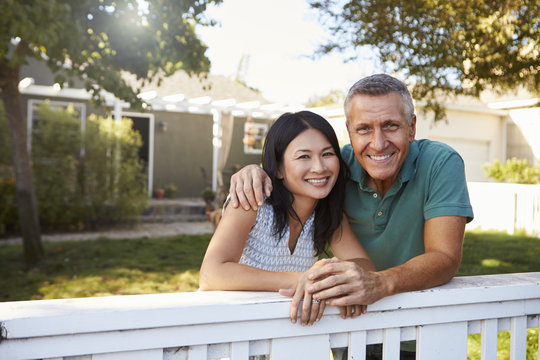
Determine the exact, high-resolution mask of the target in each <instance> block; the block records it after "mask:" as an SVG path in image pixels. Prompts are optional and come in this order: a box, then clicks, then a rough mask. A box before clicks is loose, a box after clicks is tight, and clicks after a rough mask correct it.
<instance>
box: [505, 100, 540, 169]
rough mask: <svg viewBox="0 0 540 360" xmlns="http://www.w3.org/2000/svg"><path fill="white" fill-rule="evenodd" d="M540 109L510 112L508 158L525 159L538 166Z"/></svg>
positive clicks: (539, 159) (539, 158) (539, 161)
mask: <svg viewBox="0 0 540 360" xmlns="http://www.w3.org/2000/svg"><path fill="white" fill-rule="evenodd" d="M539 134H540V108H539V107H536V108H525V109H515V110H510V121H509V122H508V158H512V157H517V158H520V159H527V160H528V161H529V162H530V163H531V164H536V165H540V139H539V137H538V135H539Z"/></svg>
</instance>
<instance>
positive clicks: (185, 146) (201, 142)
mask: <svg viewBox="0 0 540 360" xmlns="http://www.w3.org/2000/svg"><path fill="white" fill-rule="evenodd" d="M154 115H155V122H154V181H153V183H154V188H157V187H158V186H167V185H168V184H170V183H172V184H175V185H176V186H177V187H178V196H179V197H196V196H199V195H200V194H201V192H202V191H203V190H204V189H205V188H207V187H211V181H212V125H213V119H212V115H210V114H187V113H176V112H165V111H157V112H154ZM163 122H165V123H166V130H163V128H162V125H160V123H163ZM203 174H205V176H206V179H205V176H203Z"/></svg>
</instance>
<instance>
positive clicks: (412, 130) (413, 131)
mask: <svg viewBox="0 0 540 360" xmlns="http://www.w3.org/2000/svg"><path fill="white" fill-rule="evenodd" d="M415 136H416V115H414V114H413V116H412V118H411V124H410V125H409V142H410V143H412V142H413V141H414V137H415Z"/></svg>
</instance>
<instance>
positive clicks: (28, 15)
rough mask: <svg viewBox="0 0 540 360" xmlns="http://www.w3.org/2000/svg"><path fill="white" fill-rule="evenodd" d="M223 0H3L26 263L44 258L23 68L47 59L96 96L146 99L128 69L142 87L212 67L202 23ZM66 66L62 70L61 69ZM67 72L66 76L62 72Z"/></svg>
mask: <svg viewBox="0 0 540 360" xmlns="http://www.w3.org/2000/svg"><path fill="white" fill-rule="evenodd" d="M220 2H221V0H183V1H178V0H146V1H133V0H100V1H96V0H78V1H71V0H32V1H28V0H22V1H21V0H3V1H2V2H0V13H1V14H2V16H1V17H0V90H1V97H2V101H3V104H4V108H5V112H6V116H7V118H8V130H9V139H10V143H11V152H12V159H13V167H14V174H15V181H16V194H17V205H18V215H19V219H20V223H21V233H22V237H23V240H24V241H23V243H24V254H25V261H26V262H27V264H29V265H32V264H34V263H36V262H38V261H40V260H41V259H42V258H43V256H44V255H43V250H42V247H41V238H40V228H39V217H38V212H37V206H36V196H35V191H34V186H33V183H32V170H31V166H30V157H29V154H28V150H27V147H26V126H25V122H24V120H23V116H22V107H21V97H20V93H19V89H18V83H19V74H20V68H21V66H22V65H24V64H25V63H26V61H27V60H28V59H29V58H35V59H38V60H43V61H46V63H47V65H48V66H49V68H50V69H51V70H53V71H54V72H56V73H57V76H56V79H55V80H56V81H57V82H58V83H60V84H64V83H65V82H66V81H67V80H68V79H69V78H70V77H78V78H81V79H83V80H84V82H85V86H86V89H87V90H88V91H90V92H91V93H92V98H93V100H95V101H96V103H99V102H100V99H101V98H100V93H101V91H102V90H106V91H109V92H111V93H113V94H115V95H116V96H117V97H119V98H121V99H124V100H126V101H128V102H130V103H131V104H132V105H134V106H138V105H140V100H139V99H138V98H137V97H136V93H137V90H138V89H133V88H131V87H130V86H128V85H127V84H126V82H125V81H124V80H123V79H122V77H121V75H120V73H121V71H128V72H130V73H133V74H135V75H136V77H137V79H138V80H140V81H141V85H140V86H143V85H144V84H145V82H147V81H151V80H154V79H157V80H158V83H159V81H160V80H161V79H162V78H163V77H164V76H169V75H171V74H173V73H174V72H175V71H177V70H179V69H183V70H185V71H187V72H188V73H189V74H193V73H201V72H205V71H208V69H209V66H210V62H209V60H208V58H207V57H206V56H205V54H204V53H205V51H206V46H205V45H204V44H202V43H201V41H200V40H199V39H198V38H197V36H196V34H195V25H196V24H203V25H211V24H212V22H211V21H209V20H208V19H206V18H205V17H204V11H205V10H206V6H207V4H208V3H216V4H217V3H220ZM60 70H62V72H59V71H60ZM64 73H65V75H63V74H64Z"/></svg>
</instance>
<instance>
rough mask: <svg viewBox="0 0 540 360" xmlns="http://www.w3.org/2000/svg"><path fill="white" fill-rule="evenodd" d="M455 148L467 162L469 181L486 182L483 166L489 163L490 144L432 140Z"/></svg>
mask: <svg viewBox="0 0 540 360" xmlns="http://www.w3.org/2000/svg"><path fill="white" fill-rule="evenodd" d="M432 140H437V141H440V142H443V143H445V144H448V145H450V146H451V147H453V148H454V149H455V150H456V151H457V152H458V153H459V154H460V155H461V157H462V158H463V161H465V174H466V176H467V181H486V180H487V178H486V177H485V175H484V170H482V165H485V164H486V163H489V162H490V161H489V142H487V141H475V140H461V139H448V138H432Z"/></svg>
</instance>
